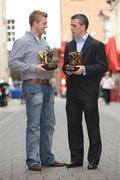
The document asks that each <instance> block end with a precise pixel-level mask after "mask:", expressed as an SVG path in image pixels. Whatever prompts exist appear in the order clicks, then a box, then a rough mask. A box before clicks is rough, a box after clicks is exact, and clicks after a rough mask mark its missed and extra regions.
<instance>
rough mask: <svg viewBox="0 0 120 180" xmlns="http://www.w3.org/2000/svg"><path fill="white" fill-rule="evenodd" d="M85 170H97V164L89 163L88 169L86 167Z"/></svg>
mask: <svg viewBox="0 0 120 180" xmlns="http://www.w3.org/2000/svg"><path fill="white" fill-rule="evenodd" d="M87 168H88V169H97V164H95V163H93V162H91V163H89V164H88V167H87Z"/></svg>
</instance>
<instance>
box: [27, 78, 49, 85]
mask: <svg viewBox="0 0 120 180" xmlns="http://www.w3.org/2000/svg"><path fill="white" fill-rule="evenodd" d="M25 81H26V82H30V83H32V84H50V81H49V79H43V80H42V79H28V80H25Z"/></svg>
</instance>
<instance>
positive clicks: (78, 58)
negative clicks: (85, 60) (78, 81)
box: [65, 51, 82, 71]
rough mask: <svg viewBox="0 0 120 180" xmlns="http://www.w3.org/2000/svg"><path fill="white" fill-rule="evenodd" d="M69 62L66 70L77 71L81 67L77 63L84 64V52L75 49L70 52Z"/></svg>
mask: <svg viewBox="0 0 120 180" xmlns="http://www.w3.org/2000/svg"><path fill="white" fill-rule="evenodd" d="M68 60H69V64H67V65H66V67H65V70H66V71H77V70H78V69H79V67H76V66H77V65H81V64H82V52H78V51H74V52H70V53H68Z"/></svg>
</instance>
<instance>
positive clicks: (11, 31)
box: [7, 19, 15, 41]
mask: <svg viewBox="0 0 120 180" xmlns="http://www.w3.org/2000/svg"><path fill="white" fill-rule="evenodd" d="M7 37H8V38H7V39H8V41H15V20H14V19H8V21H7Z"/></svg>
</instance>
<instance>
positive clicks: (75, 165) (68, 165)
mask: <svg viewBox="0 0 120 180" xmlns="http://www.w3.org/2000/svg"><path fill="white" fill-rule="evenodd" d="M80 166H83V164H82V163H78V162H74V163H71V164H66V167H67V168H75V167H80Z"/></svg>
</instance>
